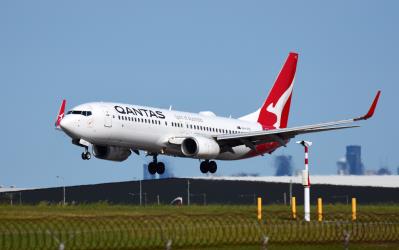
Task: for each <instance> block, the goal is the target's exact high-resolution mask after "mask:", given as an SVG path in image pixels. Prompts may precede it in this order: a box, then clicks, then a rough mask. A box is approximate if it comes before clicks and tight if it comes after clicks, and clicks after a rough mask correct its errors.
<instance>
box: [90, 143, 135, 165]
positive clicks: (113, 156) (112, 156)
mask: <svg viewBox="0 0 399 250" xmlns="http://www.w3.org/2000/svg"><path fill="white" fill-rule="evenodd" d="M93 154H94V156H95V157H97V158H99V159H103V160H110V161H124V160H126V159H127V158H128V157H129V156H130V155H131V154H132V152H131V151H130V149H129V148H124V147H118V146H99V145H93Z"/></svg>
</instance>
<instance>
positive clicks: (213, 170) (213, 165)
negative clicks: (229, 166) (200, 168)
mask: <svg viewBox="0 0 399 250" xmlns="http://www.w3.org/2000/svg"><path fill="white" fill-rule="evenodd" d="M217 169H218V166H217V164H216V162H215V161H210V162H209V172H210V173H211V174H214V173H216V170H217Z"/></svg>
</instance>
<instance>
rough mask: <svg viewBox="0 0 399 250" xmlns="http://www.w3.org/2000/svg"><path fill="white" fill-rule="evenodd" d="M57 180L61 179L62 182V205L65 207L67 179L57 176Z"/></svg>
mask: <svg viewBox="0 0 399 250" xmlns="http://www.w3.org/2000/svg"><path fill="white" fill-rule="evenodd" d="M56 177H57V179H61V180H62V185H63V186H62V205H63V206H65V179H64V177H62V176H60V175H57V176H56Z"/></svg>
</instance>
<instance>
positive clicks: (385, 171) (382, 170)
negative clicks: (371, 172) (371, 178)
mask: <svg viewBox="0 0 399 250" xmlns="http://www.w3.org/2000/svg"><path fill="white" fill-rule="evenodd" d="M377 174H378V175H391V174H392V172H391V170H389V168H387V167H382V168H380V169H378V170H377Z"/></svg>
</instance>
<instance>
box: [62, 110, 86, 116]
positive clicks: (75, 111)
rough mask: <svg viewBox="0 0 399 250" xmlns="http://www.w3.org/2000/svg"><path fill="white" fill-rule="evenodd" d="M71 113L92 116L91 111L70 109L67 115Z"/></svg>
mask: <svg viewBox="0 0 399 250" xmlns="http://www.w3.org/2000/svg"><path fill="white" fill-rule="evenodd" d="M69 114H73V115H84V116H91V111H79V110H70V111H68V113H67V115H69Z"/></svg>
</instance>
